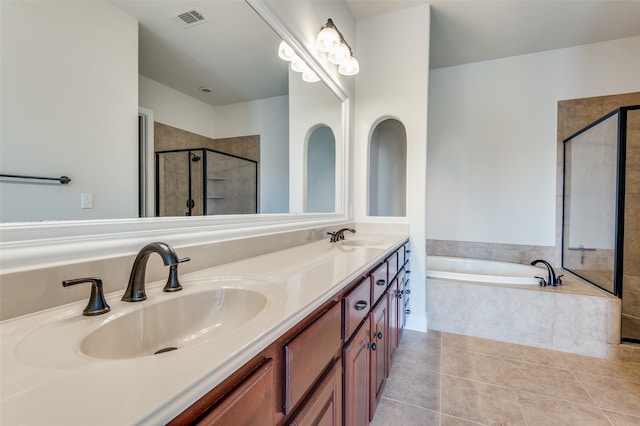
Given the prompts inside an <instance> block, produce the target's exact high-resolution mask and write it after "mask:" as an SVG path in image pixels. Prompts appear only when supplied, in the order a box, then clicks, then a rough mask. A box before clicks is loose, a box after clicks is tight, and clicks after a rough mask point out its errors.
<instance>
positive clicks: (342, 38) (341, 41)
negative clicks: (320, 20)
mask: <svg viewBox="0 0 640 426" xmlns="http://www.w3.org/2000/svg"><path fill="white" fill-rule="evenodd" d="M325 28H333V29H334V30H336V32H337V33H338V35H339V36H340V43H344V45H345V46H347V47H348V48H349V54H350V55H351V56H353V49H352V48H351V46H350V45H349V43H347V41H346V40H345V39H344V36H343V35H342V33H341V32H340V30H339V29H338V27H336V24H334V23H333V19H331V18H329V19H327V23H326V24H325V25H324V27H322V28H320V31H322V30H323V29H325Z"/></svg>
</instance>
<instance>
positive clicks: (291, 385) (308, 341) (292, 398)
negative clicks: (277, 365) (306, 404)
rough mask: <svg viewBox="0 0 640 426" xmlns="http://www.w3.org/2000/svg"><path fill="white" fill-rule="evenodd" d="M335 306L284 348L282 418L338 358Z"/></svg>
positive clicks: (339, 344) (338, 308)
mask: <svg viewBox="0 0 640 426" xmlns="http://www.w3.org/2000/svg"><path fill="white" fill-rule="evenodd" d="M341 313H342V310H341V306H340V303H336V304H335V305H333V307H332V308H330V309H329V310H328V311H327V312H325V313H324V314H322V316H321V317H320V318H318V319H317V320H316V321H314V323H313V324H311V325H310V326H309V327H307V328H306V329H305V330H304V331H302V332H301V333H300V334H299V335H297V336H296V337H295V338H293V339H292V340H291V341H290V342H288V343H286V344H285V345H284V346H283V348H284V373H285V374H284V406H283V410H284V414H285V415H287V414H289V413H290V412H291V411H292V410H293V409H294V408H295V407H296V405H297V404H298V403H299V402H300V401H301V400H302V398H303V397H304V396H305V395H306V394H307V393H309V392H310V391H311V387H312V385H313V384H314V383H316V382H317V381H318V380H319V379H320V377H321V376H322V373H323V372H324V371H325V370H326V369H327V368H328V366H330V365H331V363H332V362H333V361H334V360H336V359H337V358H339V357H340V352H341V348H342V339H341V336H340V328H341V327H340V325H341V322H342V317H341Z"/></svg>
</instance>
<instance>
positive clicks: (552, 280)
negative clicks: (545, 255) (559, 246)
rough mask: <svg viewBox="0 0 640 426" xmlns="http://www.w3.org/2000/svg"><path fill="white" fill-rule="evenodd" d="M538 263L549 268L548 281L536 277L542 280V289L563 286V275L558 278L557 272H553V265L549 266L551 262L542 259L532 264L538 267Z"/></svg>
mask: <svg viewBox="0 0 640 426" xmlns="http://www.w3.org/2000/svg"><path fill="white" fill-rule="evenodd" d="M538 263H542V264H544V266H546V267H547V271H548V272H549V277H548V279H547V280H546V281H545V279H544V278H542V277H535V278H539V279H540V285H541V286H542V287H546V286H552V287H556V286H559V285H562V280H561V279H560V277H562V275H559V276H557V277H556V271H554V270H553V267H552V266H551V264H549V262H547V261H546V260H542V259H536V260H534V261H533V262H531V264H532V265H534V266H535V265H537V264H538Z"/></svg>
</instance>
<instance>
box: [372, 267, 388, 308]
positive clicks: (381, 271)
mask: <svg viewBox="0 0 640 426" xmlns="http://www.w3.org/2000/svg"><path fill="white" fill-rule="evenodd" d="M387 273H388V267H387V262H385V263H383V264H382V265H380V266H379V267H377V268H376V269H375V270H374V271H373V272H372V273H371V304H372V305H375V304H376V302H377V301H378V299H380V297H381V296H382V295H383V294H384V292H385V291H386V290H387V284H389V281H387V280H388V278H387Z"/></svg>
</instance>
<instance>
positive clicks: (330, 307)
mask: <svg viewBox="0 0 640 426" xmlns="http://www.w3.org/2000/svg"><path fill="white" fill-rule="evenodd" d="M410 293H411V290H410V287H409V264H408V245H407V244H405V245H404V246H401V247H400V248H399V249H398V250H395V251H394V252H393V253H391V254H390V255H389V256H387V257H386V259H385V260H384V262H381V263H379V264H377V265H375V266H374V267H372V268H371V269H370V270H369V271H367V272H366V273H365V274H364V275H363V276H361V277H360V278H358V279H357V280H355V281H353V282H352V283H350V284H349V285H347V286H346V287H345V288H344V289H343V290H341V291H339V292H337V294H335V295H334V296H333V297H331V298H330V299H329V300H327V301H326V302H325V303H324V304H323V305H322V306H320V307H319V308H318V309H316V310H315V311H314V312H313V313H311V314H309V315H308V316H307V317H306V318H305V319H304V320H302V321H301V322H299V323H298V324H296V325H294V326H293V327H292V328H291V329H289V330H288V331H287V332H286V333H284V334H283V335H282V336H280V337H279V338H277V339H275V341H274V342H272V343H271V344H270V345H269V346H268V347H267V348H265V349H264V350H263V351H262V352H261V353H260V354H258V355H256V356H255V357H254V358H253V359H252V360H251V361H249V362H248V363H247V364H245V365H244V366H242V367H241V368H240V369H238V370H237V371H236V372H234V373H233V374H232V375H231V376H230V377H228V378H227V379H226V380H224V381H223V382H222V383H221V384H219V385H218V386H216V387H215V388H214V389H212V390H211V391H209V392H208V393H207V394H206V395H204V396H203V397H202V398H201V399H200V400H198V401H197V402H196V403H194V404H193V405H192V406H191V407H189V408H188V409H187V410H185V411H184V412H183V413H181V414H180V415H179V416H178V417H176V418H175V419H174V420H172V421H171V422H170V424H171V425H186V424H206V425H225V426H226V425H243V426H244V425H271V424H277V425H282V424H285V425H327V426H329V425H331V426H339V425H342V424H344V425H347V426H360V425H362V426H367V425H368V424H369V422H370V421H371V420H372V419H373V417H374V414H375V411H376V407H377V405H378V403H379V401H380V398H381V397H382V393H383V391H384V386H385V383H386V379H387V377H388V376H389V371H390V369H391V361H392V359H393V354H394V351H395V349H396V347H397V346H398V344H399V340H400V336H401V333H402V330H403V329H404V326H405V324H406V316H407V314H408V310H409V294H410Z"/></svg>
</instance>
